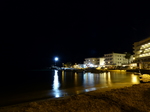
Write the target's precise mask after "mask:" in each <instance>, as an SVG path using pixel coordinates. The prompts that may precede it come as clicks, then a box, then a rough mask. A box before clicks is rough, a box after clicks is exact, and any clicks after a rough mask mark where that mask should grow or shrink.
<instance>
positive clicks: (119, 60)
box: [104, 53, 133, 66]
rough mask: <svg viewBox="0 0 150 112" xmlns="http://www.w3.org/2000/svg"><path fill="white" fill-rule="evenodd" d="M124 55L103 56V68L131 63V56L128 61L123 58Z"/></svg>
mask: <svg viewBox="0 0 150 112" xmlns="http://www.w3.org/2000/svg"><path fill="white" fill-rule="evenodd" d="M125 56H126V53H124V54H122V53H109V54H104V58H105V66H122V65H124V64H128V61H129V63H131V61H132V59H133V56H132V55H131V57H130V59H129V60H128V59H126V58H125Z"/></svg>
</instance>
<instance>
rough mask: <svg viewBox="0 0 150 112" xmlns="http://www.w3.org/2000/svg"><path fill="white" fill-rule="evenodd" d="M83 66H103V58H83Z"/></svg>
mask: <svg viewBox="0 0 150 112" xmlns="http://www.w3.org/2000/svg"><path fill="white" fill-rule="evenodd" d="M84 64H85V65H86V66H87V67H102V66H104V58H103V57H100V58H85V61H84Z"/></svg>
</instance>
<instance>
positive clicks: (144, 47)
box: [133, 37, 150, 69]
mask: <svg viewBox="0 0 150 112" xmlns="http://www.w3.org/2000/svg"><path fill="white" fill-rule="evenodd" d="M133 45H134V47H133V49H134V51H133V52H134V57H135V59H134V62H136V63H137V64H138V67H139V68H140V69H150V37H148V38H146V39H143V40H141V41H138V42H134V44H133Z"/></svg>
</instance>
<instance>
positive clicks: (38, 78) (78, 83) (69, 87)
mask: <svg viewBox="0 0 150 112" xmlns="http://www.w3.org/2000/svg"><path fill="white" fill-rule="evenodd" d="M139 83H140V82H139V79H138V77H137V76H136V75H134V74H132V73H126V72H123V71H115V72H108V73H90V72H89V73H76V72H65V71H58V70H52V71H30V72H25V73H21V72H20V73H19V74H18V73H17V74H16V75H15V74H12V75H11V76H10V75H8V76H5V78H1V83H0V84H1V92H0V99H1V101H0V106H3V105H10V104H15V103H21V102H25V101H32V100H36V99H37V100H38V99H44V98H57V97H64V96H68V95H73V94H79V93H82V92H89V91H93V90H97V89H102V88H109V87H124V86H130V85H133V84H139Z"/></svg>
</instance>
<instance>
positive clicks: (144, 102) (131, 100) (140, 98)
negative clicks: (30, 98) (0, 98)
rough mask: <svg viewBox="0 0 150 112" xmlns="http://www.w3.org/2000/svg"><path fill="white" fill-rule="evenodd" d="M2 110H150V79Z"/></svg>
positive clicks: (149, 111)
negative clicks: (134, 83) (147, 81)
mask: <svg viewBox="0 0 150 112" xmlns="http://www.w3.org/2000/svg"><path fill="white" fill-rule="evenodd" d="M0 112H150V83H141V84H136V85H132V86H130V87H124V88H111V89H110V88H106V89H104V90H103V91H101V90H96V91H91V92H88V93H82V94H78V95H73V96H68V97H63V98H56V99H47V100H40V101H35V102H28V103H22V104H17V105H11V106H5V107H0Z"/></svg>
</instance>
